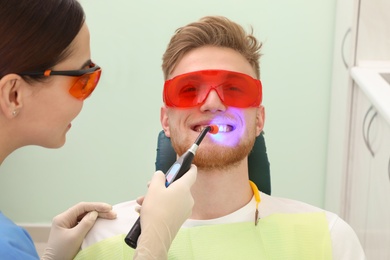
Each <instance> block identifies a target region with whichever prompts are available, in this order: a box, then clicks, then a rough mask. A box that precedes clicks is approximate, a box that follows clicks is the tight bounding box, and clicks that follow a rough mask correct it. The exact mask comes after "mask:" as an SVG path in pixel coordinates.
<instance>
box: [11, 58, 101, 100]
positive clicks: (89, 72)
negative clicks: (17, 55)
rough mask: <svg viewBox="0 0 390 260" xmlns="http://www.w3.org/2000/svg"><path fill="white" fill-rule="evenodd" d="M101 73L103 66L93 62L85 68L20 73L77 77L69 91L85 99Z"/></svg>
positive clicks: (25, 74) (24, 74)
mask: <svg viewBox="0 0 390 260" xmlns="http://www.w3.org/2000/svg"><path fill="white" fill-rule="evenodd" d="M101 73H102V70H101V68H100V67H99V66H97V65H95V64H94V63H92V62H91V63H90V64H89V68H88V69H83V70H45V71H43V72H42V71H39V72H24V73H20V74H19V75H21V76H45V77H50V76H55V75H60V76H70V77H75V80H74V82H73V84H72V86H71V87H70V89H69V93H70V94H71V95H72V96H73V97H75V98H77V99H80V100H84V99H86V98H87V97H89V95H91V93H92V92H93V90H94V89H95V88H96V86H97V84H98V82H99V79H100V75H101Z"/></svg>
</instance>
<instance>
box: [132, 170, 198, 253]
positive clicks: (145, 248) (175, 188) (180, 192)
mask: <svg viewBox="0 0 390 260" xmlns="http://www.w3.org/2000/svg"><path fill="white" fill-rule="evenodd" d="M197 173H198V171H197V168H196V166H195V165H191V168H190V169H189V170H188V172H187V173H185V174H184V175H183V176H182V177H181V178H180V179H178V180H176V181H175V182H173V183H172V184H170V185H169V187H165V175H164V174H163V173H162V172H161V171H157V172H156V173H155V174H154V176H153V178H152V180H151V182H150V185H149V189H148V192H147V194H146V196H145V198H143V199H140V200H138V202H139V203H142V207H141V209H140V213H141V229H142V232H141V235H140V237H139V238H138V242H137V248H136V250H135V254H134V259H139V260H140V259H142V260H149V259H159V260H160V259H162V260H163V259H167V255H168V250H169V247H170V246H171V243H172V240H173V239H174V238H175V236H176V234H177V232H178V231H179V229H180V227H181V225H182V224H183V222H184V221H185V220H186V219H187V218H188V217H189V216H190V215H191V212H192V207H193V206H194V199H193V197H192V195H191V190H190V189H191V187H192V185H193V184H194V183H195V180H196V176H197Z"/></svg>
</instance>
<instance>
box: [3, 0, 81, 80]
mask: <svg viewBox="0 0 390 260" xmlns="http://www.w3.org/2000/svg"><path fill="white" fill-rule="evenodd" d="M84 21H85V13H84V10H83V8H82V7H81V5H80V3H79V2H78V1H77V0H0V78H2V77H4V76H5V75H7V74H10V73H15V74H19V73H22V72H26V71H44V70H46V69H50V68H52V67H54V66H55V65H56V64H58V63H60V62H61V61H63V60H64V59H66V58H67V57H68V56H69V54H70V51H69V50H70V48H69V47H70V43H71V42H72V41H73V40H74V38H75V37H76V35H77V34H78V33H79V31H80V29H81V27H82V26H83V24H84ZM23 77H24V78H25V80H29V81H32V80H39V77H38V78H36V77H34V79H32V78H29V77H27V76H23Z"/></svg>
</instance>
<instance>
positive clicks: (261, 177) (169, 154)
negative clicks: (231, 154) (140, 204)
mask: <svg viewBox="0 0 390 260" xmlns="http://www.w3.org/2000/svg"><path fill="white" fill-rule="evenodd" d="M175 161H176V152H175V150H173V147H172V144H171V139H170V138H168V137H166V136H165V133H164V131H160V133H159V134H158V140H157V155H156V163H155V164H156V171H158V170H160V171H162V172H164V173H166V172H167V171H168V170H169V168H170V167H171V166H172V164H174V163H175ZM248 171H249V179H250V180H251V181H253V182H254V183H255V184H256V185H257V187H258V189H259V190H260V191H262V192H264V193H266V194H268V195H271V176H270V164H269V161H268V155H267V148H266V146H265V140H264V132H262V133H261V134H260V135H259V136H258V137H257V138H256V141H255V144H254V145H253V148H252V151H251V152H250V154H249V156H248Z"/></svg>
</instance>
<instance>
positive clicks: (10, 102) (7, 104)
mask: <svg viewBox="0 0 390 260" xmlns="http://www.w3.org/2000/svg"><path fill="white" fill-rule="evenodd" d="M22 82H23V80H22V78H21V77H20V76H19V75H17V74H7V75H5V76H4V77H2V78H1V79H0V111H1V113H2V114H3V115H4V116H5V117H7V118H9V119H12V118H14V117H15V116H17V115H18V113H19V112H20V109H21V108H22V106H23V105H22V102H21V99H22V98H21V97H22V93H21V92H22V87H21V85H22Z"/></svg>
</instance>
